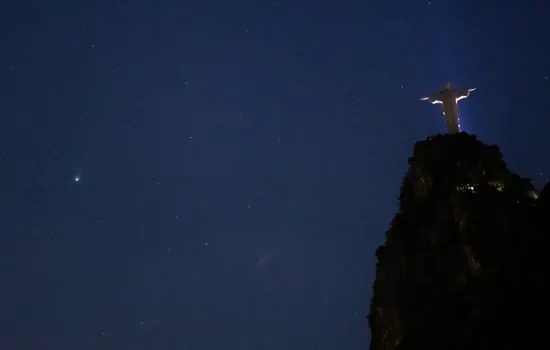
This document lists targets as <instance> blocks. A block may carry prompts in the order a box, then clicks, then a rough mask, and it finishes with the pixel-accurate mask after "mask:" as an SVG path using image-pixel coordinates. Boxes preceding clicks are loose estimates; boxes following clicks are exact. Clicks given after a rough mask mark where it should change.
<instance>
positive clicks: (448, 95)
mask: <svg viewBox="0 0 550 350" xmlns="http://www.w3.org/2000/svg"><path fill="white" fill-rule="evenodd" d="M474 90H475V88H473V89H465V90H458V89H453V88H452V86H451V83H447V84H445V88H444V89H443V90H441V91H439V92H437V93H435V94H433V95H430V96H426V97H422V98H421V100H422V101H430V102H431V103H432V104H436V103H441V104H442V105H443V115H444V116H445V120H446V121H447V133H448V134H457V133H459V132H460V120H459V119H458V108H457V102H458V101H460V100H462V99H463V98H466V97H468V96H470V92H472V91H474Z"/></svg>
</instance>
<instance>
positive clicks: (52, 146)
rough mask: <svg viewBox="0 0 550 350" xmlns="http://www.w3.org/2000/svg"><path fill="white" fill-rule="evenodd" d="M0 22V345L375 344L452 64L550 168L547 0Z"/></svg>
mask: <svg viewBox="0 0 550 350" xmlns="http://www.w3.org/2000/svg"><path fill="white" fill-rule="evenodd" d="M0 27H1V30H0V41H1V42H2V45H1V47H0V106H1V107H0V108H1V109H0V115H1V117H0V253H1V254H0V274H1V275H0V277H1V282H2V288H1V289H0V296H1V298H0V322H1V324H0V326H1V327H0V336H1V338H0V347H1V348H2V349H14V350H19V349H21V350H27V349H58V350H63V349H67V350H69V349H70V350H73V349H113V350H114V349H117V350H118V349H129V350H134V349H162V350H168V349H190V350H202V349H205V350H210V349H213V350H216V349H235V350H240V349H243V350H246V349H254V350H256V349H264V350H271V349H289V350H295V349H300V350H304V349H318V350H324V349H327V350H328V349H334V350H337V349H342V350H344V349H346V350H355V349H366V348H367V346H368V342H369V332H368V327H367V323H366V320H365V316H366V314H367V313H368V311H369V310H368V309H369V302H370V297H371V285H372V280H373V278H374V250H375V248H376V247H377V246H378V245H379V244H381V243H382V241H383V239H384V232H385V230H386V229H387V227H388V226H389V224H390V220H391V218H392V216H393V215H394V214H395V211H396V208H397V199H396V198H397V196H398V194H399V186H400V182H401V179H402V176H403V173H404V172H405V171H406V165H407V157H409V156H410V155H411V153H412V146H413V143H414V142H415V141H417V140H419V139H424V138H425V137H426V136H428V135H430V134H434V133H438V132H443V131H444V130H445V125H444V120H443V117H442V116H441V114H440V110H439V107H438V106H432V105H430V104H428V103H426V102H421V101H419V98H420V97H422V96H424V95H426V94H428V93H432V92H435V91H437V90H439V89H440V88H442V86H443V83H444V82H445V81H447V80H451V81H453V82H454V84H455V85H458V86H461V87H476V88H477V90H476V91H475V92H474V93H472V95H471V96H470V97H469V98H468V99H467V100H464V101H461V103H460V106H459V108H460V112H461V117H462V118H461V121H462V126H463V128H464V129H465V130H466V131H468V132H471V133H476V134H477V135H478V137H479V138H480V139H481V140H482V141H485V142H487V143H496V144H498V145H499V146H500V147H501V149H502V151H503V153H504V155H505V159H506V161H507V162H508V164H509V166H510V168H511V169H512V170H514V171H517V172H519V173H520V174H521V175H524V176H529V177H531V178H533V180H534V183H535V184H536V185H537V186H540V185H541V184H542V183H543V182H544V181H545V180H546V179H547V176H546V175H545V174H544V173H545V172H549V173H550V165H549V164H548V161H547V160H546V159H545V158H544V156H543V155H544V154H546V153H547V150H548V149H549V148H550V138H549V137H548V135H549V134H548V128H549V127H550V122H549V119H548V118H549V111H550V80H549V78H550V40H549V38H550V6H549V5H548V2H546V1H544V0H539V1H534V0H533V1H496V0H488V1H483V2H480V1H473V0H465V1H453V0H450V1H437V0H436V1H432V2H431V3H430V2H428V1H416V0H415V1H405V0H402V1H391V2H390V1H388V2H383V1H359V0H350V1H339V2H338V1H290V0H280V1H277V0H269V1H251V0H250V1H244V0H235V1H221V0H219V1H209V0H203V1H165V0H157V1H143V0H136V1H88V2H84V1H55V0H51V1H25V0H17V1H16V0H8V1H4V2H2V4H1V5H0ZM541 172H542V173H543V174H542V175H541ZM75 177H79V180H80V181H75Z"/></svg>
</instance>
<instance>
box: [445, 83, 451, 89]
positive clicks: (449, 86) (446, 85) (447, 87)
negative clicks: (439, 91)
mask: <svg viewBox="0 0 550 350" xmlns="http://www.w3.org/2000/svg"><path fill="white" fill-rule="evenodd" d="M452 87H453V86H452V85H451V82H450V81H448V82H446V83H445V89H451V88H452Z"/></svg>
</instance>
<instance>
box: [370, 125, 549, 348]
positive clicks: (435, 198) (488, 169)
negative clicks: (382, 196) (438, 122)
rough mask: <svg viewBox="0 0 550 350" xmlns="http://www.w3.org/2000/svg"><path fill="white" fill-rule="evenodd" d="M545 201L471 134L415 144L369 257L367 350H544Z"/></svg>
mask: <svg viewBox="0 0 550 350" xmlns="http://www.w3.org/2000/svg"><path fill="white" fill-rule="evenodd" d="M549 192H550V186H549V185H547V186H545V188H544V189H543V191H542V192H541V193H540V195H539V193H537V192H536V191H535V189H534V187H533V186H532V185H531V183H530V181H529V180H528V179H525V178H522V177H520V176H518V175H516V174H514V173H512V172H511V171H510V170H508V168H507V166H506V164H505V162H504V161H503V157H502V154H501V152H500V150H499V148H498V147H497V146H488V145H486V144H484V143H482V142H480V141H479V140H477V138H476V136H475V135H469V134H467V133H464V132H461V133H458V134H454V135H449V134H445V135H437V136H432V137H429V138H428V139H427V140H425V141H419V142H417V143H416V144H415V146H414V154H413V156H412V157H411V158H409V169H408V172H407V173H406V175H405V178H404V179H403V183H402V186H401V195H400V197H399V211H398V213H397V214H396V215H395V217H394V219H393V221H392V223H391V227H390V229H389V230H388V231H387V233H386V242H385V244H384V245H382V246H380V247H379V248H378V249H377V251H376V257H377V266H376V279H375V282H374V286H373V297H372V301H371V312H370V315H369V317H368V320H369V326H370V328H371V345H370V349H371V350H392V349H397V350H407V349H418V350H429V349H438V350H453V349H464V350H465V349H468V350H473V349H497V348H499V347H510V346H513V347H515V348H518V349H519V348H527V347H536V348H544V347H547V348H550V346H548V345H549V343H550V341H549V340H548V339H547V338H546V334H545V331H546V322H547V321H546V318H547V317H548V316H549V314H548V311H549V308H548V302H547V299H548V295H549V294H548V293H549V292H550V290H549V288H548V287H547V285H550V283H548V282H550V281H549V280H550V275H549V274H548V272H547V271H548V269H549V267H550V259H549V256H550V254H548V253H549V252H548V249H547V247H548V235H549V233H550V225H549V219H548V218H550V199H549V197H550V194H549Z"/></svg>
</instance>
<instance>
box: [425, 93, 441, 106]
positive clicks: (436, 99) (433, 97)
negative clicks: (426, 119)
mask: <svg viewBox="0 0 550 350" xmlns="http://www.w3.org/2000/svg"><path fill="white" fill-rule="evenodd" d="M439 98H440V97H439V94H434V95H430V96H425V97H422V98H421V99H420V100H421V101H430V103H431V104H433V105H434V104H436V103H442V101H441V100H440V99H439Z"/></svg>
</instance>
